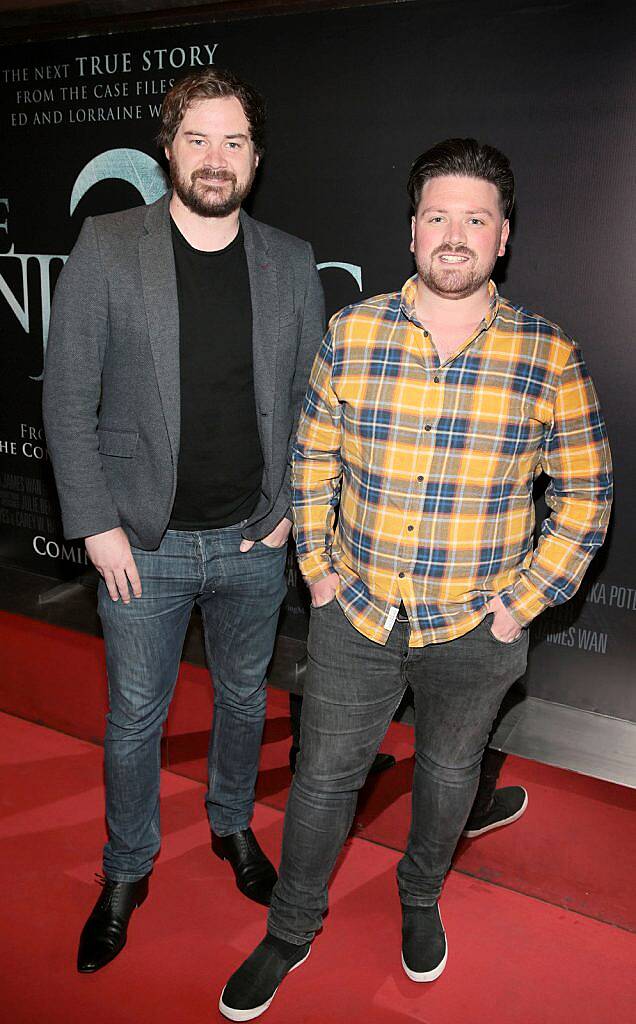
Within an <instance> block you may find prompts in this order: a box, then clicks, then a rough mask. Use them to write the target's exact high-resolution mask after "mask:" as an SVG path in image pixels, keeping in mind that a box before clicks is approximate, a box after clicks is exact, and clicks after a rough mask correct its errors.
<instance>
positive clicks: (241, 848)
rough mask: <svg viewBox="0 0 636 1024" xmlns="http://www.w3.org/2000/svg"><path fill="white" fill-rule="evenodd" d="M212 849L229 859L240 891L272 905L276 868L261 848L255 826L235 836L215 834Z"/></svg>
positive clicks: (256, 901) (256, 900)
mask: <svg viewBox="0 0 636 1024" xmlns="http://www.w3.org/2000/svg"><path fill="white" fill-rule="evenodd" d="M212 849H213V851H214V853H216V855H217V857H220V858H221V860H229V862H230V865H231V866H232V869H233V871H234V874H235V875H236V886H237V888H238V890H239V892H242V893H243V895H244V896H247V898H248V899H249V900H254V902H255V903H262V904H263V906H264V907H268V906H269V901H270V899H271V895H272V889H273V888H274V886H275V885H276V879H277V877H278V876H277V874H276V869H275V868H274V865H273V864H272V863H271V861H269V860H268V859H267V857H266V856H265V854H264V853H263V851H262V850H261V848H260V846H259V845H258V842H257V841H256V836H255V835H254V833H253V832H252V830H251V828H244V829H242V830H241V831H240V832H234V833H232V835H231V836H217V835H215V834H214V833H212Z"/></svg>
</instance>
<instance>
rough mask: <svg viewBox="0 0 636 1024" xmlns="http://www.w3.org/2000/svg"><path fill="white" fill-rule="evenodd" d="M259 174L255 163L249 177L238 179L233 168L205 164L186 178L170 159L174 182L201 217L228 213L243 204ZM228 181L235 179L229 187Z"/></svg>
mask: <svg viewBox="0 0 636 1024" xmlns="http://www.w3.org/2000/svg"><path fill="white" fill-rule="evenodd" d="M255 175H256V167H252V169H251V171H250V174H249V177H248V178H247V180H246V181H243V182H240V183H239V182H238V181H237V178H236V175H235V174H234V172H233V171H212V170H209V169H207V168H204V167H203V168H201V169H200V170H198V171H193V172H192V174H191V175H190V178H189V179H187V178H184V177H182V176H181V174H180V173H179V168H178V167H177V166H176V164H175V163H174V161H172V162H171V163H170V177H171V179H172V186H173V188H174V190H175V192H176V193H177V195H178V197H179V199H180V200H181V202H182V203H183V205H184V206H186V207H187V208H188V209H189V210H191V211H192V213H196V214H197V215H198V216H199V217H227V216H228V214H230V213H234V211H235V210H238V209H239V207H240V206H241V204H242V202H243V200H244V199H245V198H246V197H247V196H248V195H249V193H250V189H251V188H252V184H253V182H254V177H255ZM225 182H230V183H231V188H230V189H229V191H228V190H227V189H226V188H224V187H223V186H224V185H225Z"/></svg>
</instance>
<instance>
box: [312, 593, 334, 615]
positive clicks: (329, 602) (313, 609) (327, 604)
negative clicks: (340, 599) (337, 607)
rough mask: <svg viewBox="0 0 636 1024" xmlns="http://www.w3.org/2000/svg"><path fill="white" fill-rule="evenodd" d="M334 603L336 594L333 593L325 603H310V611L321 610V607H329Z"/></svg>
mask: <svg viewBox="0 0 636 1024" xmlns="http://www.w3.org/2000/svg"><path fill="white" fill-rule="evenodd" d="M335 603H336V595H335V594H334V595H333V597H332V598H331V601H326V602H325V604H312V606H311V610H312V612H321V611H322V610H323V608H331V606H332V604H335Z"/></svg>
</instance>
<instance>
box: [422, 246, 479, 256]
mask: <svg viewBox="0 0 636 1024" xmlns="http://www.w3.org/2000/svg"><path fill="white" fill-rule="evenodd" d="M431 256H470V257H472V258H475V253H474V252H473V250H472V249H469V248H468V246H467V245H456V246H454V247H451V246H449V245H438V247H437V249H433V252H432V253H431Z"/></svg>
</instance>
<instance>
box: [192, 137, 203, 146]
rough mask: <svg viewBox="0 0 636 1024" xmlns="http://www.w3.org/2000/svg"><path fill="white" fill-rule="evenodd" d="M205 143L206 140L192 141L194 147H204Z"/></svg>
mask: <svg viewBox="0 0 636 1024" xmlns="http://www.w3.org/2000/svg"><path fill="white" fill-rule="evenodd" d="M204 141H205V140H204V139H190V142H191V143H192V145H193V146H202V145H203V143H204Z"/></svg>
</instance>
